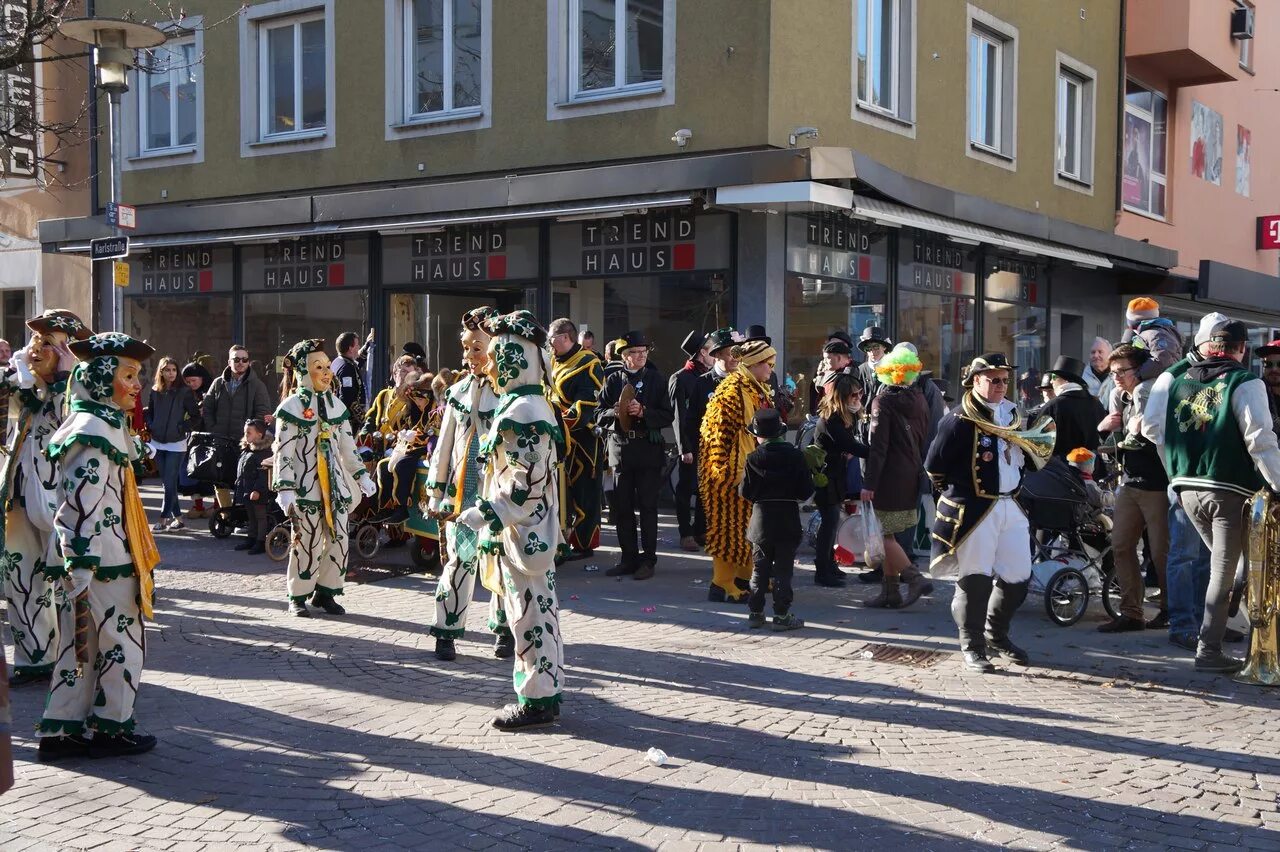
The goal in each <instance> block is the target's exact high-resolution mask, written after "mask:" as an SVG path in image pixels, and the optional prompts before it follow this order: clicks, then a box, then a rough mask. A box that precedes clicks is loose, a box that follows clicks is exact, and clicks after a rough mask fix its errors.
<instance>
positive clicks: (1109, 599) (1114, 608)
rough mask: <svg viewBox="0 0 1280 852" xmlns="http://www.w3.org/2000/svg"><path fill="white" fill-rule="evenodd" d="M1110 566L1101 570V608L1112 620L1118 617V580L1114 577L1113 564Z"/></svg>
mask: <svg viewBox="0 0 1280 852" xmlns="http://www.w3.org/2000/svg"><path fill="white" fill-rule="evenodd" d="M1110 568H1111V570H1109V571H1108V570H1104V571H1103V572H1102V608H1103V609H1105V610H1106V611H1107V615H1108V617H1110V618H1111V619H1112V620H1113V621H1114V620H1116V619H1118V618H1120V580H1119V579H1118V578H1117V577H1116V571H1115V566H1114V565H1112V566H1110Z"/></svg>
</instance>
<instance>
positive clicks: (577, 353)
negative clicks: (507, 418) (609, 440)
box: [551, 345, 604, 556]
mask: <svg viewBox="0 0 1280 852" xmlns="http://www.w3.org/2000/svg"><path fill="white" fill-rule="evenodd" d="M603 386H604V368H603V366H602V365H601V364H600V359H599V358H598V357H596V353H594V352H592V351H591V350H590V349H583V348H582V347H581V346H578V345H575V346H574V347H573V349H571V350H569V352H568V353H567V354H566V355H564V357H561V356H559V355H555V356H552V359H551V400H552V403H553V404H554V405H555V406H556V407H557V408H559V409H560V415H561V417H562V419H563V420H564V428H565V430H567V432H568V435H567V437H568V438H569V446H568V449H567V451H566V455H565V460H564V466H563V468H562V471H563V475H564V479H565V497H566V498H567V499H566V501H565V502H566V503H567V504H568V505H566V506H565V507H564V511H565V539H566V541H567V543H568V545H569V547H570V548H571V549H572V550H574V551H575V552H576V553H577V554H579V555H583V556H589V555H590V554H591V552H592V551H593V550H595V549H596V548H597V547H599V546H600V438H599V437H598V436H597V435H596V432H595V429H594V428H593V426H594V422H595V413H596V406H597V403H596V397H597V396H598V395H599V393H600V388H602V387H603Z"/></svg>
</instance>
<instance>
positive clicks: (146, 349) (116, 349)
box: [67, 331, 156, 361]
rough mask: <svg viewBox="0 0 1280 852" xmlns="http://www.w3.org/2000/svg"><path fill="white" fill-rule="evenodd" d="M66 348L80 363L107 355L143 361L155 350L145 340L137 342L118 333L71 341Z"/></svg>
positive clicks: (113, 332)
mask: <svg viewBox="0 0 1280 852" xmlns="http://www.w3.org/2000/svg"><path fill="white" fill-rule="evenodd" d="M67 348H68V349H70V350H71V354H72V355H75V356H76V358H78V359H80V360H81V361H91V360H93V359H94V358H100V357H103V356H107V355H110V356H113V357H116V358H132V359H133V360H135V361H145V360H147V359H148V358H150V357H151V356H152V355H154V354H156V350H155V349H153V348H152V346H151V344H149V343H147V342H146V341H145V340H138V339H137V338H136V337H130V336H129V335H127V334H121V333H120V332H118V331H108V332H104V333H102V334H95V335H93V336H92V337H89V338H86V339H84V340H73V341H72V342H71V343H69V344H67Z"/></svg>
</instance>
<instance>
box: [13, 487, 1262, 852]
mask: <svg viewBox="0 0 1280 852" xmlns="http://www.w3.org/2000/svg"><path fill="white" fill-rule="evenodd" d="M148 496H149V499H154V492H151V491H150V489H149V495H148ZM669 520H670V519H669V518H664V519H663V521H664V528H663V530H662V535H663V537H664V542H663V547H664V555H663V558H662V561H661V562H660V564H659V568H658V571H659V573H658V577H657V578H655V579H654V580H651V581H648V582H643V583H641V582H635V581H633V580H631V579H629V578H623V579H620V580H614V579H610V578H606V577H604V575H603V570H600V571H588V570H586V564H590V563H585V564H584V563H583V562H575V563H570V564H569V565H568V566H566V567H565V568H563V569H562V570H561V572H560V575H559V583H558V585H559V590H560V592H561V595H562V604H563V623H564V633H565V636H566V638H567V651H568V665H569V678H570V680H569V684H568V693H567V700H566V703H565V705H564V714H563V716H562V718H561V719H560V721H559V723H558V724H557V725H556V726H554V727H551V728H545V729H541V730H539V731H536V732H526V733H523V734H502V733H498V732H496V731H494V730H492V729H491V728H490V727H489V725H488V722H489V719H490V717H491V716H492V715H493V712H494V710H495V709H496V708H498V707H499V706H501V705H502V704H503V703H505V702H507V701H510V700H511V688H510V678H511V667H510V663H509V661H500V660H495V659H493V658H492V656H491V654H490V648H489V638H488V634H487V633H486V632H485V631H484V627H483V624H482V620H483V619H482V616H483V614H484V610H485V607H483V606H480V607H474V608H473V610H472V614H473V618H472V619H471V623H470V624H469V629H470V632H469V633H468V636H467V639H466V640H464V641H460V642H459V643H458V649H459V652H460V656H459V658H458V660H457V661H456V662H455V663H441V662H438V661H437V660H436V659H435V658H434V657H433V656H432V654H431V650H432V647H433V640H432V639H431V637H430V636H428V634H427V628H428V626H429V621H430V619H431V617H432V612H433V606H432V598H431V594H432V592H433V591H434V586H435V584H434V580H432V579H430V578H426V577H423V576H416V575H415V576H406V577H399V578H396V579H391V580H386V581H382V582H377V583H370V584H365V585H349V586H348V587H347V594H346V596H345V600H344V603H345V605H346V606H347V608H348V612H349V614H348V615H347V616H345V617H340V618H329V617H323V616H320V617H316V618H312V619H311V620H309V621H308V620H301V619H297V618H292V617H289V616H287V615H286V614H285V612H284V566H283V564H279V565H277V564H276V563H272V562H269V561H267V560H266V558H265V557H258V558H250V557H246V556H244V555H243V554H239V553H234V552H233V551H232V550H231V546H232V542H230V541H216V540H213V539H211V538H210V537H209V536H208V535H207V533H205V532H203V531H198V532H184V533H182V534H165V535H161V536H160V537H159V538H160V546H161V551H162V553H163V555H164V557H165V564H164V566H163V567H162V569H161V571H160V573H159V574H158V576H157V586H158V590H157V591H158V602H157V613H156V619H155V622H154V623H153V624H151V625H149V629H148V631H147V641H148V647H147V650H148V656H147V671H146V674H145V678H144V686H143V688H142V691H141V696H140V699H139V706H138V719H139V723H140V727H141V729H142V730H144V731H146V732H149V733H153V734H156V735H157V736H158V737H159V738H160V745H159V746H158V747H157V749H156V750H155V751H153V752H152V753H150V754H147V755H143V756H140V757H137V758H128V759H121V760H110V761H91V760H87V759H86V760H82V761H73V762H69V763H65V764H57V765H55V766H46V765H42V764H39V763H37V762H35V746H36V741H35V739H34V738H33V736H32V735H31V733H30V732H31V731H32V728H33V725H34V723H35V721H36V720H37V719H38V717H39V713H40V708H41V702H42V700H43V695H42V691H41V689H40V688H38V687H36V688H32V687H26V688H23V689H20V690H18V691H16V692H15V694H14V696H13V698H14V701H13V703H14V717H15V725H14V727H15V730H16V732H17V733H16V742H15V751H16V756H17V760H18V766H17V783H18V786H17V787H16V788H15V789H14V790H13V791H12V792H11V793H9V794H8V795H5V796H4V797H3V798H0V849H3V850H5V851H6V852H18V851H19V850H28V849H31V850H46V849H58V850H61V849H90V848H92V849H103V850H115V849H119V850H134V849H145V850H195V849H210V850H213V849H232V848H237V847H243V848H251V849H300V848H307V847H318V848H325V849H359V850H361V852H373V850H381V849H415V848H421V849H449V848H462V849H475V850H479V849H494V850H506V849H557V848H571V847H577V848H591V849H595V848H611V849H627V850H632V849H655V848H659V849H671V850H684V849H689V850H693V849H700V850H715V849H775V848H785V849H792V848H816V849H890V848H912V849H970V848H972V849H977V848H991V847H998V846H1008V847H1011V848H1017V849H1056V848H1072V849H1101V848H1126V849H1157V848H1158V849H1167V848H1178V849H1202V848H1211V847H1213V848H1228V847H1230V848H1236V849H1239V848H1244V849H1278V848H1280V812H1278V811H1277V798H1276V796H1277V791H1278V790H1280V712H1278V709H1280V693H1276V692H1266V691H1264V690H1260V689H1255V688H1251V687H1244V686H1240V685H1237V684H1234V683H1232V682H1231V681H1229V680H1226V679H1223V678H1217V677H1209V676H1204V675H1197V674H1195V673H1194V672H1193V671H1192V667H1191V661H1190V658H1189V657H1188V656H1186V655H1184V654H1183V653H1182V652H1180V651H1178V650H1177V649H1175V648H1173V647H1171V646H1169V645H1168V644H1166V643H1165V642H1164V635H1163V633H1162V632H1157V631H1151V632H1148V633H1144V634H1128V635H1123V636H1120V637H1114V636H1113V637H1104V636H1100V635H1098V634H1096V633H1095V632H1094V631H1093V627H1094V626H1095V625H1096V624H1097V623H1098V622H1099V621H1100V620H1101V618H1102V615H1101V612H1100V607H1097V606H1096V604H1095V607H1094V610H1095V611H1094V612H1093V613H1091V615H1090V616H1089V617H1087V618H1086V619H1085V620H1084V621H1083V622H1081V623H1080V624H1079V625H1077V626H1076V627H1074V628H1068V629H1062V628H1057V627H1054V626H1052V625H1051V624H1050V622H1049V621H1048V620H1047V619H1046V618H1045V616H1044V611H1043V608H1042V606H1041V602H1040V600H1039V599H1038V598H1036V597H1032V598H1031V599H1029V600H1028V602H1027V604H1026V605H1025V606H1024V607H1023V610H1022V611H1021V612H1020V613H1019V616H1018V619H1017V620H1016V621H1015V624H1014V635H1015V638H1017V639H1018V640H1019V641H1023V640H1025V644H1026V645H1027V647H1028V648H1029V650H1030V651H1031V652H1032V654H1033V656H1034V662H1035V665H1034V666H1033V667H1031V668H1027V669H1022V668H1017V667H1011V668H1005V669H1002V672H1001V674H1000V675H996V676H986V677H984V676H981V675H970V674H966V673H964V672H963V671H962V670H961V668H960V665H959V662H958V655H957V654H956V653H955V648H954V639H953V628H952V625H951V621H950V615H949V610H948V606H949V598H950V584H949V583H941V584H939V585H940V588H939V591H938V592H937V593H935V596H934V597H933V599H931V600H930V599H924V600H922V601H921V602H920V603H919V604H917V605H916V606H915V607H913V608H912V609H910V610H906V611H902V612H892V611H890V612H883V611H869V610H863V609H860V608H858V606H857V601H858V599H859V598H863V597H867V596H869V594H870V593H871V589H870V587H863V586H861V585H860V584H856V583H855V584H853V585H852V586H851V587H850V588H847V589H837V590H829V589H819V588H817V587H815V586H813V585H812V584H811V583H810V582H809V579H810V577H811V575H810V574H808V573H806V572H804V571H801V572H800V573H799V574H798V575H797V601H796V611H797V612H798V613H799V614H800V615H801V616H802V617H804V618H806V619H807V620H808V621H809V623H810V626H808V627H806V628H805V629H804V630H801V631H798V632H795V633H785V634H773V633H771V632H769V631H748V630H746V629H745V625H744V620H745V619H744V615H745V614H744V612H743V611H742V610H741V609H740V608H736V607H733V606H731V605H725V604H709V603H707V602H706V600H705V594H706V583H707V580H708V579H709V577H710V570H711V566H710V560H709V559H708V558H706V557H704V556H699V555H695V556H692V557H691V556H688V555H686V554H679V555H677V551H676V550H675V548H674V547H673V541H672V540H673V539H674V537H675V532H674V530H673V529H672V528H671V525H670V524H669V523H667V522H668V521H669ZM615 552H616V551H615ZM612 558H613V552H611V550H610V548H609V547H606V548H605V549H604V550H602V551H600V552H599V553H598V555H597V558H596V560H595V563H594V564H595V565H597V566H598V567H599V568H600V569H603V568H607V567H609V566H610V565H611V564H612V562H611V561H609V560H611V559H612ZM377 561H379V562H384V563H386V562H395V561H401V562H405V561H407V560H405V559H404V556H403V551H399V552H397V551H387V552H386V553H385V554H383V555H380V556H379V557H378V560H377ZM873 642H882V643H890V644H895V645H906V646H912V647H915V648H920V649H936V650H941V651H945V652H946V655H945V656H944V657H943V658H941V659H940V660H939V661H938V662H937V663H936V664H935V665H932V666H930V667H917V666H909V665H902V664H895V663H887V662H878V661H876V660H872V659H867V658H866V656H865V655H864V646H865V645H866V644H867V643H873ZM1238 647H1239V646H1237V648H1238ZM651 746H655V747H658V748H660V749H662V750H664V751H665V752H666V753H667V754H668V755H670V758H671V760H670V763H669V764H668V765H667V766H662V767H658V766H653V765H650V764H649V763H647V762H646V761H645V760H644V755H645V752H646V750H647V749H649V748H650V747H651Z"/></svg>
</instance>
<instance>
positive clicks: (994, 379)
mask: <svg viewBox="0 0 1280 852" xmlns="http://www.w3.org/2000/svg"><path fill="white" fill-rule="evenodd" d="M987 381H988V382H989V383H990V384H993V385H1007V384H1009V377H1008V376H987Z"/></svg>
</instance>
